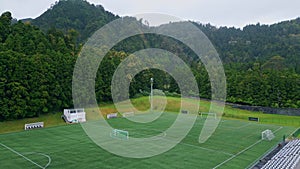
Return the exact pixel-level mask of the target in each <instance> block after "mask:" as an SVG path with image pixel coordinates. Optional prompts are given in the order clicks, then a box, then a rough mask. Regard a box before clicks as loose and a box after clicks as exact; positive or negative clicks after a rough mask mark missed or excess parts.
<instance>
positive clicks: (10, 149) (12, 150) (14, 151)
mask: <svg viewBox="0 0 300 169" xmlns="http://www.w3.org/2000/svg"><path fill="white" fill-rule="evenodd" d="M0 145H1V146H2V147H4V148H6V149H8V150H9V151H11V152H13V153H15V154H17V155H19V156H21V157H23V158H24V159H25V160H27V161H29V162H31V163H32V164H34V165H36V166H38V167H39V168H43V169H44V168H45V167H43V166H41V165H39V164H38V163H36V162H34V161H32V160H30V159H29V158H27V157H25V156H24V155H22V154H21V153H19V152H17V151H16V150H14V149H12V148H10V147H8V146H6V145H4V144H2V143H0Z"/></svg>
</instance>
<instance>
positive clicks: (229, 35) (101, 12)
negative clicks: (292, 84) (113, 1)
mask: <svg viewBox="0 0 300 169" xmlns="http://www.w3.org/2000/svg"><path fill="white" fill-rule="evenodd" d="M117 18H119V17H118V16H117V15H114V14H112V13H111V12H108V11H106V10H105V9H104V8H103V7H102V6H101V5H94V4H89V3H88V2H86V1H83V0H60V1H58V2H56V4H55V5H53V6H52V7H51V8H50V9H48V10H47V11H46V12H45V13H43V14H42V15H41V16H39V17H37V18H35V19H33V20H32V21H31V22H32V24H33V25H36V26H38V27H39V28H40V29H42V30H43V31H45V32H46V31H47V30H49V29H52V28H56V29H59V30H62V31H63V32H65V33H66V32H68V31H69V30H73V29H74V30H76V31H77V32H78V33H79V36H78V39H77V40H78V43H80V42H84V41H86V40H87V38H88V37H90V36H91V35H92V33H94V32H95V31H96V30H98V29H99V28H101V27H102V26H103V25H105V24H107V23H109V22H110V21H112V20H114V19H117ZM194 24H195V25H196V26H198V27H199V28H200V29H201V30H202V31H203V32H204V33H205V34H206V35H207V36H208V38H209V39H210V40H211V41H212V43H213V44H214V45H215V47H216V49H217V50H218V52H219V54H220V57H221V59H222V61H223V62H224V63H237V62H238V63H249V62H251V63H254V62H259V63H260V64H264V63H265V62H267V61H269V60H270V59H271V58H272V57H274V56H281V57H282V58H283V59H284V61H283V62H284V65H283V66H284V67H285V68H289V69H293V70H294V71H296V72H297V73H300V57H299V53H300V18H297V19H294V20H290V21H282V22H279V23H275V24H272V25H261V24H259V23H258V24H256V25H247V26H245V27H244V28H242V29H239V28H234V27H230V28H229V27H219V28H218V27H215V26H212V25H210V24H206V25H203V24H201V23H197V22H194ZM135 40H136V39H135ZM147 40H148V42H147V43H150V44H151V41H153V38H151V37H150V38H148V39H147ZM154 41H155V39H154ZM129 43H133V46H136V44H134V43H135V42H133V41H132V42H129ZM152 43H153V42H152ZM126 46H130V45H126ZM137 49H138V48H136V49H135V48H133V47H132V48H131V51H134V50H137ZM122 50H124V51H126V49H122ZM131 51H129V52H131Z"/></svg>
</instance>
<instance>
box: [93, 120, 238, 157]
mask: <svg viewBox="0 0 300 169" xmlns="http://www.w3.org/2000/svg"><path fill="white" fill-rule="evenodd" d="M90 125H91V126H93V127H94V126H95V127H99V126H98V125H95V124H90ZM151 130H153V131H158V132H162V131H160V130H156V129H151ZM162 133H164V135H163V137H158V138H161V139H164V140H167V141H173V140H171V139H167V138H166V136H167V133H165V131H163V132H162ZM139 134H140V135H143V136H152V135H149V134H144V133H139ZM174 142H175V141H174ZM178 144H182V145H185V146H189V147H194V148H197V149H202V150H206V151H212V152H217V153H222V154H225V155H229V156H233V155H234V154H231V153H228V152H224V151H219V150H214V149H210V148H205V147H201V146H197V145H193V144H188V143H183V142H179V143H178Z"/></svg>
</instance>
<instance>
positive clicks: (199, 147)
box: [179, 142, 234, 156]
mask: <svg viewBox="0 0 300 169" xmlns="http://www.w3.org/2000/svg"><path fill="white" fill-rule="evenodd" d="M179 144H182V145H186V146H190V147H194V148H198V149H203V150H207V151H213V152H217V153H222V154H226V155H229V156H234V154H231V153H227V152H224V151H218V150H213V149H209V148H204V147H201V146H196V145H192V144H188V143H183V142H180V143H179Z"/></svg>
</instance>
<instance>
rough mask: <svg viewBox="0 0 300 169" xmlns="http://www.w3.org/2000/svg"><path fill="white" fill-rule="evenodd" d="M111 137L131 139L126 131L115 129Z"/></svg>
mask: <svg viewBox="0 0 300 169" xmlns="http://www.w3.org/2000/svg"><path fill="white" fill-rule="evenodd" d="M111 136H112V137H113V138H117V139H121V140H127V139H128V138H129V132H128V131H125V130H120V129H113V130H112V133H111Z"/></svg>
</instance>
